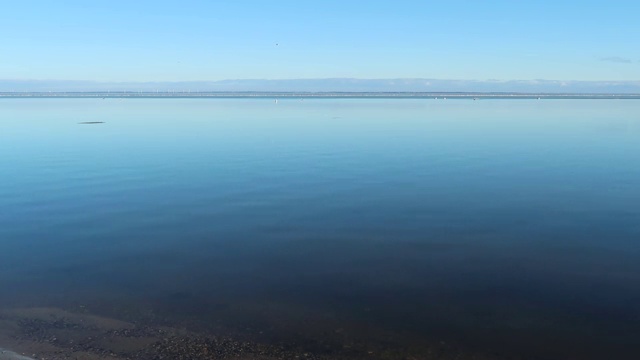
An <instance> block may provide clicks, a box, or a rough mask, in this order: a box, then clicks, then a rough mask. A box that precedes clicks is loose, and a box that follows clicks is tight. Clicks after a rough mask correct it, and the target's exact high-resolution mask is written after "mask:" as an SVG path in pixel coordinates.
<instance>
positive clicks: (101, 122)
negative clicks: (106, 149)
mask: <svg viewBox="0 0 640 360" xmlns="http://www.w3.org/2000/svg"><path fill="white" fill-rule="evenodd" d="M78 124H83V125H91V124H104V121H83V122H79V123H78Z"/></svg>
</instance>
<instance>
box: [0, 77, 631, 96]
mask: <svg viewBox="0 0 640 360" xmlns="http://www.w3.org/2000/svg"><path fill="white" fill-rule="evenodd" d="M48 91H52V92H64V91H69V92H75V91H78V92H82V91H144V92H156V91H157V92H181V91H191V92H200V91H224V92H230V91H234V92H235V91H237V92H243V91H247V92H249V91H251V92H269V91H274V92H501V93H564V94H566V93H572V94H603V93H606V94H640V81H560V80H509V81H502V80H439V79H349V78H333V79H289V80H263V79H245V80H220V81H177V82H166V81H163V82H96V81H67V80H2V79H0V92H48Z"/></svg>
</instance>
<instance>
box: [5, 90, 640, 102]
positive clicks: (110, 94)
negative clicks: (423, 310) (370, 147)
mask: <svg viewBox="0 0 640 360" xmlns="http://www.w3.org/2000/svg"><path fill="white" fill-rule="evenodd" d="M0 98H271V99H276V98H299V99H304V98H355V99H370V98H383V99H394V98H395V99H413V98H416V99H436V98H437V99H471V100H473V99H640V94H606V93H603V94H586V93H582V94H581V93H566V94H565V93H505V92H473V93H470V92H251V91H247V92H240V91H239V92H217V91H216V92H186V91H184V92H183V91H180V92H150V91H86V92H84V91H83V92H68V91H61V92H55V91H46V92H44V91H42V92H0Z"/></svg>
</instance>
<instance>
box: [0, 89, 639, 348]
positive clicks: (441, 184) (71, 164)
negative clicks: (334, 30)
mask: <svg viewBox="0 0 640 360" xmlns="http://www.w3.org/2000/svg"><path fill="white" fill-rule="evenodd" d="M85 121H101V122H104V123H103V124H94V125H82V124H79V123H80V122H85ZM0 254H1V255H0V258H1V261H0V308H11V307H29V306H33V307H35V306H56V307H62V308H69V309H71V308H74V307H76V306H79V305H81V306H83V307H84V308H86V309H89V310H90V311H93V312H95V313H99V314H102V315H109V316H113V317H117V318H140V319H146V320H148V321H152V320H153V321H157V322H163V323H166V324H181V326H187V327H189V328H192V329H198V330H201V331H214V332H215V331H221V332H229V333H231V332H233V333H237V334H240V335H242V336H250V337H254V338H256V339H258V340H260V341H266V342H279V341H293V342H295V341H306V342H311V343H312V342H314V341H315V342H318V343H321V342H323V341H325V340H326V342H330V343H332V344H337V345H336V346H341V345H340V344H342V342H345V341H354V342H358V341H359V342H365V343H370V344H372V346H376V347H377V349H385V348H405V349H406V348H410V349H413V350H412V351H414V353H416V354H420V351H421V350H420V349H421V346H424V345H425V344H430V343H442V342H445V343H447V344H453V345H452V346H455V347H459V348H464V349H467V350H469V351H472V352H478V353H480V354H495V355H496V356H503V357H505V358H507V357H510V356H513V357H518V356H520V357H523V358H527V357H531V358H541V359H603V358H610V359H613V358H615V359H637V358H640V101H637V100H539V101H536V100H482V101H471V100H425V99H412V100H398V99H395V100H391V99H390V100H385V99H336V100H331V99H315V100H304V101H302V100H300V99H286V100H282V99H281V100H280V101H279V102H278V103H277V104H275V103H274V101H273V99H271V100H270V99H137V100H136V99H126V100H119V99H106V100H101V99H3V100H0ZM1 345H2V344H0V346H1Z"/></svg>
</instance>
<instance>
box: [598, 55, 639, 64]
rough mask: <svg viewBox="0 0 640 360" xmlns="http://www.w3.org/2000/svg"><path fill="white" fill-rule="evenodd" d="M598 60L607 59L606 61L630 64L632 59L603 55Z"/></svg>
mask: <svg viewBox="0 0 640 360" xmlns="http://www.w3.org/2000/svg"><path fill="white" fill-rule="evenodd" d="M600 61H608V62H614V63H619V64H631V63H632V61H631V59H626V58H623V57H620V56H608V57H603V58H600Z"/></svg>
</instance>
